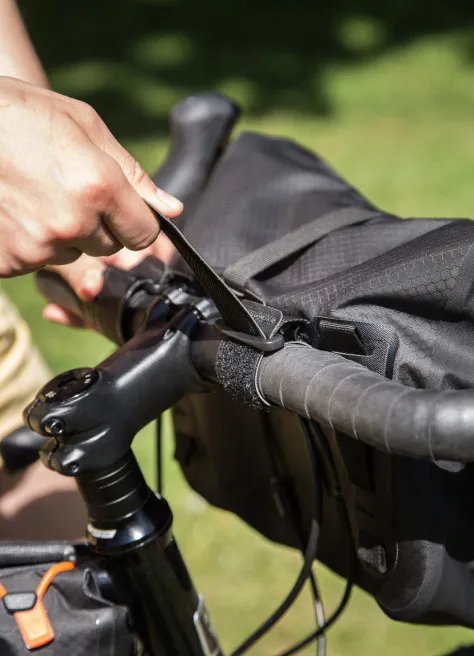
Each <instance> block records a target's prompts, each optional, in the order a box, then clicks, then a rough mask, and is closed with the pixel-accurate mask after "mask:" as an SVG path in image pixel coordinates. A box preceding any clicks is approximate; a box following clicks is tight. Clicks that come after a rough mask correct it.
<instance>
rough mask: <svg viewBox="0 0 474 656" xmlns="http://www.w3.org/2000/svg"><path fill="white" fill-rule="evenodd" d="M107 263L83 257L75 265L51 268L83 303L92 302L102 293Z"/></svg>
mask: <svg viewBox="0 0 474 656" xmlns="http://www.w3.org/2000/svg"><path fill="white" fill-rule="evenodd" d="M106 266H107V265H106V263H105V262H103V261H101V260H100V259H98V258H93V257H89V256H87V255H83V256H82V257H80V258H79V259H78V260H76V262H74V263H73V264H67V265H65V266H49V267H47V268H48V269H49V270H51V271H55V272H56V273H58V274H59V275H60V276H61V277H62V278H64V280H65V281H66V282H67V283H68V285H69V286H70V287H71V288H72V289H73V290H74V292H75V293H76V294H77V296H79V298H80V299H81V300H83V301H91V300H92V299H94V298H95V297H96V296H97V295H98V294H99V293H100V291H101V289H102V285H103V274H104V271H105V269H106Z"/></svg>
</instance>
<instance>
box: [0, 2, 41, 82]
mask: <svg viewBox="0 0 474 656" xmlns="http://www.w3.org/2000/svg"><path fill="white" fill-rule="evenodd" d="M0 75H1V76H8V77H15V78H18V79H20V80H24V81H25V82H30V83H31V84H36V85H38V86H48V79H47V77H46V73H45V71H44V69H43V67H42V65H41V62H40V60H39V58H38V55H37V54H36V51H35V49H34V47H33V44H32V43H31V40H30V37H29V36H28V32H27V30H26V27H25V24H24V23H23V19H22V17H21V14H20V12H19V10H18V7H17V4H16V2H15V0H0Z"/></svg>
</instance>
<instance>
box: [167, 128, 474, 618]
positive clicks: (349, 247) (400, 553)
mask: <svg viewBox="0 0 474 656" xmlns="http://www.w3.org/2000/svg"><path fill="white" fill-rule="evenodd" d="M182 228H183V230H184V233H185V235H186V236H187V238H188V239H189V240H190V242H191V243H192V244H193V245H194V246H195V247H196V248H197V249H198V251H200V253H201V254H202V255H203V256H204V257H205V258H206V259H207V260H208V261H209V262H210V264H212V265H213V266H214V267H215V268H216V269H217V270H218V271H219V273H220V274H221V275H222V276H223V277H224V279H225V280H226V281H227V282H228V283H229V285H230V286H232V287H233V288H234V289H235V290H236V291H237V292H238V293H239V294H241V295H243V296H244V297H246V298H249V299H252V300H254V301H255V300H256V301H260V302H262V303H265V304H267V305H269V306H271V307H274V308H278V309H280V310H281V311H283V314H284V317H285V322H286V327H287V328H286V329H287V331H289V334H291V331H292V330H294V334H295V338H298V339H304V340H305V341H308V342H309V343H310V344H312V345H313V346H315V347H317V348H319V349H322V350H327V351H334V352H336V353H340V354H341V355H343V356H345V357H346V358H349V359H352V360H355V361H358V362H360V363H362V364H363V365H365V366H366V367H367V368H368V369H370V370H373V371H376V372H378V373H380V374H382V375H384V376H385V377H387V378H390V379H393V380H395V381H398V382H400V383H403V384H404V385H406V386H408V387H415V388H423V389H432V390H440V389H461V388H470V387H473V386H474V289H473V282H474V223H471V222H470V221H468V220H462V219H459V220H452V219H451V220H438V219H404V220H402V219H400V218H399V217H395V216H393V215H389V214H387V213H385V212H382V211H380V210H378V209H377V208H376V207H374V206H373V205H372V204H370V203H369V202H368V201H367V200H366V199H365V198H363V197H362V196H361V195H360V194H359V193H358V192H357V191H356V190H355V189H353V188H351V187H350V186H349V185H348V184H347V183H346V182H345V181H344V180H342V179H341V178H340V177H339V176H338V175H336V174H335V173H334V171H333V170H332V169H331V168H330V167H329V166H328V165H327V164H326V163H325V162H323V161H322V160H321V159H320V158H319V157H317V156H316V155H314V154H313V153H311V152H308V151H306V150H304V149H302V148H300V147H299V146H297V145H295V144H294V143H291V142H289V141H286V140H280V139H274V138H270V137H265V136H260V135H256V134H249V133H244V134H243V135H241V136H240V137H239V138H238V139H236V140H235V141H234V142H233V143H232V144H231V145H230V146H229V147H228V148H227V150H226V151H225V153H224V154H223V156H222V157H221V159H220V161H219V162H218V164H217V165H216V167H215V169H214V171H213V174H212V176H211V178H210V180H209V182H208V184H207V187H206V188H205V190H204V192H203V193H202V194H201V196H200V198H199V199H198V201H197V202H196V203H195V204H194V205H193V207H192V208H191V209H189V208H188V209H187V212H186V216H185V217H184V219H183V222H182ZM174 266H175V268H178V269H183V268H184V267H185V265H184V263H183V262H182V261H181V260H180V259H179V258H178V259H177V260H176V262H175V263H174ZM174 422H175V430H176V457H177V459H178V460H179V462H180V464H181V467H182V469H183V471H184V474H185V476H186V477H187V479H188V481H189V483H190V484H191V485H192V487H193V488H194V489H195V490H196V491H197V492H198V493H200V494H201V495H203V496H204V497H205V498H206V499H208V500H209V501H210V502H211V503H212V504H214V505H217V506H220V507H222V508H225V509H228V510H230V511H233V512H234V513H236V514H238V515H239V516H240V517H241V518H243V519H244V520H245V521H246V522H247V523H249V524H250V525H252V526H253V527H255V528H256V529H257V530H258V531H260V532H261V533H263V534H264V535H265V536H267V537H268V538H270V539H272V540H274V541H277V542H280V543H284V544H291V545H294V546H296V542H295V539H294V536H293V533H292V530H291V528H290V526H289V525H288V522H287V521H286V520H285V518H284V517H282V514H281V512H280V511H279V508H278V504H277V503H275V490H274V481H275V475H276V471H277V473H278V474H279V476H280V478H283V479H285V480H286V481H289V484H290V486H291V488H292V491H293V493H294V494H295V497H296V499H297V502H298V507H299V509H300V512H301V514H302V517H303V520H304V521H308V518H309V513H310V509H311V504H312V495H314V494H316V492H318V490H314V489H313V485H312V482H311V475H310V469H309V466H308V454H307V452H306V448H305V443H304V440H303V435H302V429H301V424H300V420H299V418H298V417H297V416H296V415H294V414H293V413H291V412H288V411H286V410H281V409H274V410H271V411H269V412H266V411H262V410H253V409H252V408H249V407H245V406H244V405H242V404H240V403H239V402H238V401H236V400H233V399H232V398H231V397H230V396H229V395H228V394H227V393H226V392H218V393H214V394H209V395H200V396H193V397H188V398H186V399H185V400H183V401H182V402H180V403H179V404H178V405H177V406H176V407H175V408H174ZM314 429H315V439H316V443H317V448H318V453H319V458H320V461H321V462H320V466H321V470H322V474H321V481H320V484H321V490H319V492H320V493H321V494H322V495H323V501H322V513H321V538H320V545H319V554H318V558H319V559H320V560H321V561H322V562H324V563H325V564H327V565H328V566H329V567H331V568H332V569H333V570H334V571H336V572H338V573H340V574H342V575H345V576H347V575H348V562H349V558H348V553H349V550H350V548H351V545H352V544H353V545H355V549H356V554H357V573H356V582H357V584H358V585H359V586H361V587H362V588H364V589H365V590H367V591H368V592H370V593H371V594H372V595H374V596H375V598H376V599H377V601H378V603H379V604H380V606H381V607H382V608H383V610H384V611H385V612H386V613H387V614H388V615H389V616H390V617H392V618H394V619H397V620H401V621H407V622H414V623H427V624H459V625H464V626H468V627H473V626H474V604H473V603H472V599H473V598H474V575H473V573H472V572H473V565H474V529H473V527H474V475H473V468H472V465H471V464H467V465H466V464H461V463H453V462H449V463H447V462H434V461H431V462H428V461H418V460H414V459H411V458H410V457H404V456H398V455H397V456H395V455H391V454H390V453H384V452H382V451H379V450H377V449H376V448H373V447H372V446H368V445H366V444H363V443H361V442H358V441H357V440H354V439H352V438H349V437H348V436H345V435H343V434H337V435H336V439H334V438H333V437H331V436H330V435H328V434H327V432H325V430H324V429H319V430H318V429H317V427H314ZM413 439H414V440H416V435H413ZM473 439H474V427H473ZM341 481H343V482H344V485H345V488H346V490H348V492H349V499H348V508H349V513H350V516H351V519H352V522H351V523H352V529H350V528H349V524H348V522H347V521H346V517H345V515H344V512H343V504H342V501H341Z"/></svg>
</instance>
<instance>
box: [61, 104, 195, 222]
mask: <svg viewBox="0 0 474 656" xmlns="http://www.w3.org/2000/svg"><path fill="white" fill-rule="evenodd" d="M74 120H75V121H76V123H78V124H79V125H80V126H81V128H82V129H83V130H84V131H85V133H86V134H87V136H88V137H89V139H90V140H91V141H92V143H93V144H94V145H95V146H96V147H97V148H99V149H100V150H101V151H102V152H104V153H105V154H106V155H109V157H112V159H114V160H115V161H116V162H117V164H118V165H119V166H120V168H121V169H122V171H123V173H124V175H125V177H126V178H127V180H128V181H129V182H130V184H131V185H132V187H133V188H134V189H135V190H136V191H137V193H138V194H139V195H140V196H141V197H142V198H144V199H145V200H146V201H147V202H149V203H150V204H151V205H152V206H153V207H155V208H156V209H157V210H158V211H160V212H161V213H162V214H164V215H165V216H169V217H171V218H174V217H176V216H179V215H180V214H181V212H182V211H183V203H182V202H181V201H179V200H178V199H177V198H175V197H174V196H171V194H168V193H167V192H166V191H164V190H163V189H159V188H158V187H157V186H156V185H155V183H154V182H153V180H152V179H151V178H150V177H149V176H148V175H147V173H146V172H145V171H144V170H143V168H142V167H141V166H140V164H139V163H138V162H137V160H136V159H135V158H134V157H133V156H132V155H131V154H130V153H129V152H128V151H127V150H126V149H125V148H124V147H123V146H122V145H120V144H119V142H118V141H117V140H116V139H115V137H114V135H113V134H112V133H111V132H110V130H109V129H108V127H107V126H106V125H105V123H104V122H103V121H102V119H101V118H100V117H99V116H98V114H97V113H96V112H95V111H94V110H93V109H92V108H90V107H89V108H88V111H87V112H78V113H77V114H75V116H74ZM144 211H146V209H145V208H144Z"/></svg>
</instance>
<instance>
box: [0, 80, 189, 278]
mask: <svg viewBox="0 0 474 656" xmlns="http://www.w3.org/2000/svg"><path fill="white" fill-rule="evenodd" d="M140 196H142V197H143V198H144V199H146V200H147V201H149V202H150V203H151V204H152V205H154V207H156V208H157V209H158V210H160V211H161V212H162V213H163V214H165V215H167V216H170V217H175V216H177V215H179V214H180V213H181V211H182V204H181V203H180V202H179V201H178V200H176V199H175V198H173V197H172V196H169V195H168V194H167V193H166V192H164V191H162V190H160V189H157V187H156V186H155V184H154V183H153V182H152V181H151V179H150V178H149V177H148V176H147V175H146V173H145V172H144V171H143V169H142V168H141V167H140V165H139V164H138V163H137V162H136V160H135V159H134V158H133V157H132V156H131V155H130V154H129V153H128V152H127V151H126V150H125V149H124V148H123V147H122V146H121V145H120V144H119V143H118V142H117V141H116V140H115V138H114V137H113V135H112V134H111V133H110V132H109V130H108V128H107V127H106V125H105V124H104V123H103V121H102V120H101V119H100V117H99V116H98V115H97V114H96V112H95V111H94V110H93V109H92V108H91V107H89V106H88V105H86V104H85V103H83V102H80V101H77V100H73V99H72V98H67V97H66V96H62V95H60V94H57V93H54V92H53V91H50V90H48V89H44V88H41V87H37V86H34V85H31V84H28V83H26V82H21V81H19V80H15V79H13V78H6V77H0V277H9V276H14V275H19V274H23V273H27V272H30V271H34V270H36V269H39V268H41V267H43V266H44V265H47V264H56V265H58V264H66V263H70V262H73V261H75V260H77V259H78V258H79V257H80V256H81V254H82V253H86V254H87V255H90V256H111V255H113V254H115V253H117V252H118V251H119V250H120V249H121V248H122V247H124V246H125V247H127V248H128V249H130V250H133V251H138V250H140V249H144V248H146V247H148V246H150V245H151V244H153V243H154V242H155V240H156V238H157V235H158V233H159V224H158V222H157V220H156V218H155V215H154V214H153V212H152V211H151V210H150V208H149V207H148V206H147V205H146V203H144V202H143V200H142V199H141V198H140Z"/></svg>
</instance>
